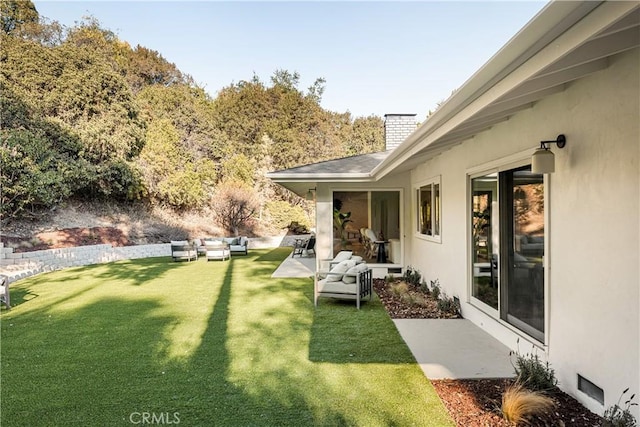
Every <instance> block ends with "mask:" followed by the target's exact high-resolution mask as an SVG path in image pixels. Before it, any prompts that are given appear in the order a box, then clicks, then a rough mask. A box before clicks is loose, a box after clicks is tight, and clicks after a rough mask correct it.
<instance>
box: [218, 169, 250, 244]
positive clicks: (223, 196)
mask: <svg viewBox="0 0 640 427" xmlns="http://www.w3.org/2000/svg"><path fill="white" fill-rule="evenodd" d="M212 208H213V211H214V212H215V217H216V220H217V222H218V224H220V226H221V227H223V228H224V229H225V231H228V232H231V233H233V235H234V236H238V235H239V234H240V230H241V229H247V228H251V227H252V225H253V224H252V222H253V219H254V217H255V214H256V212H257V211H258V208H259V203H258V201H257V199H256V195H255V193H254V191H253V190H252V189H251V188H250V187H248V186H246V185H245V184H242V183H238V182H234V181H227V182H224V183H222V184H220V185H219V186H218V188H217V189H216V192H215V196H214V197H213V201H212Z"/></svg>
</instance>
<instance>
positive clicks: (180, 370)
mask: <svg viewBox="0 0 640 427" xmlns="http://www.w3.org/2000/svg"><path fill="white" fill-rule="evenodd" d="M290 251H291V248H288V249H287V248H279V249H273V250H253V251H251V252H250V254H249V256H246V257H242V256H238V257H234V258H233V259H232V260H231V261H230V262H229V261H226V262H221V261H210V262H206V261H205V260H204V259H200V260H198V261H196V262H191V263H188V262H179V263H175V262H172V261H171V260H170V258H151V259H142V260H132V261H126V262H117V263H113V264H102V265H95V266H88V267H79V268H73V269H68V270H64V271H60V272H55V273H49V274H42V275H39V276H35V277H32V278H29V279H24V280H21V281H19V282H17V283H14V284H13V285H12V294H11V299H12V304H13V308H12V309H11V310H10V311H6V310H4V308H3V310H2V317H1V327H2V331H1V333H2V335H1V338H2V340H1V354H0V356H1V357H0V361H1V366H0V368H1V377H0V385H1V391H0V393H1V395H0V397H1V399H2V400H1V402H0V404H1V415H0V424H1V425H3V426H5V425H6V426H61V425H64V426H76V425H77V426H117V425H142V424H145V421H146V424H151V423H152V422H153V423H154V424H162V423H164V424H180V425H185V426H214V425H215V426H288V425H290V426H313V425H330V426H339V425H354V426H356V425H357V426H367V427H369V426H411V425H415V426H447V425H453V423H452V421H451V420H450V418H449V417H448V415H447V413H446V410H445V408H444V406H443V405H442V403H441V402H440V400H439V398H438V397H437V395H436V393H435V391H434V389H433V387H432V386H431V384H430V383H429V381H428V380H427V379H426V378H425V377H424V375H423V373H422V371H421V370H420V368H419V366H417V364H416V363H415V360H414V358H413V356H412V355H411V352H410V351H409V350H408V348H407V346H406V345H405V344H404V342H403V341H402V338H401V337H400V335H399V334H398V332H397V331H396V329H395V327H394V325H393V322H392V321H391V320H390V319H389V317H388V315H387V314H386V312H385V311H384V309H383V307H382V306H381V304H380V302H379V301H378V300H375V301H374V302H373V303H365V304H364V306H363V308H362V309H361V310H360V311H358V310H356V308H355V304H354V303H342V302H332V301H330V300H322V301H321V304H320V306H319V308H318V309H314V307H313V284H312V280H311V279H272V278H271V277H270V276H271V273H272V272H273V271H274V270H275V269H276V267H277V266H278V265H279V264H280V262H281V261H282V260H283V259H284V258H285V257H286V256H287V255H288V254H289V253H290Z"/></svg>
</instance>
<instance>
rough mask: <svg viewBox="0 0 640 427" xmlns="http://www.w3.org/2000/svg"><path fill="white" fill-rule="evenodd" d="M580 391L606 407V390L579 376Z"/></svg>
mask: <svg viewBox="0 0 640 427" xmlns="http://www.w3.org/2000/svg"><path fill="white" fill-rule="evenodd" d="M578 390H580V391H581V392H583V393H584V394H586V395H587V396H589V397H591V398H592V399H595V400H597V401H598V402H600V404H601V405H604V390H603V389H601V388H600V387H598V386H597V385H595V384H594V383H592V382H591V381H589V380H588V379H586V378H585V377H583V376H582V375H580V374H578Z"/></svg>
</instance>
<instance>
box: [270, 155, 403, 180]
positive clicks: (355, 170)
mask: <svg viewBox="0 0 640 427" xmlns="http://www.w3.org/2000/svg"><path fill="white" fill-rule="evenodd" d="M389 153H391V150H388V151H379V152H377V153H368V154H360V155H358V156H351V157H345V158H342V159H335V160H327V161H324V162H319V163H312V164H310V165H304V166H297V167H295V168H290V169H283V170H279V171H275V172H270V173H269V174H268V175H267V176H269V177H270V178H278V177H284V176H287V177H291V176H292V175H299V176H305V175H309V174H313V175H325V174H329V175H333V176H341V175H369V174H370V173H371V171H372V170H373V169H374V168H375V167H376V166H378V165H379V164H380V162H382V161H383V160H384V159H386V158H387V156H388V155H389Z"/></svg>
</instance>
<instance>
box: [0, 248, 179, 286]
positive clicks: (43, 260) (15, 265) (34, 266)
mask: <svg viewBox="0 0 640 427" xmlns="http://www.w3.org/2000/svg"><path fill="white" fill-rule="evenodd" d="M170 255H171V245H170V244H169V243H160V244H154V245H138V246H119V247H113V246H111V245H91V246H78V247H72V248H59V249H46V250H43V251H33V252H20V253H15V252H14V251H13V248H5V247H3V246H2V244H0V273H1V274H4V275H5V276H8V277H9V283H11V282H14V281H16V280H18V279H22V278H24V277H29V276H33V275H35V274H38V273H43V272H46V271H54V270H62V269H64V268H69V267H77V266H81V265H90V264H101V263H105V262H112V261H119V260H125V259H136V258H151V257H162V256H170Z"/></svg>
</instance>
